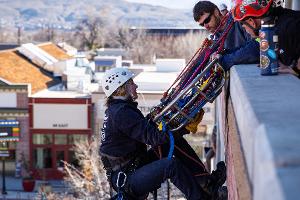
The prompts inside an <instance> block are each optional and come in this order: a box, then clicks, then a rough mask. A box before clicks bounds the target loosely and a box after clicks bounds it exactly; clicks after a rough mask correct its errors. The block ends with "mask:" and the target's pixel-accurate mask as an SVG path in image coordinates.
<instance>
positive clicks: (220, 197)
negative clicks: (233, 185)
mask: <svg viewBox="0 0 300 200" xmlns="http://www.w3.org/2000/svg"><path fill="white" fill-rule="evenodd" d="M225 181H226V165H225V163H224V162H223V161H221V162H219V163H218V164H217V169H216V170H214V171H212V173H211V174H210V175H207V176H201V177H197V182H198V184H199V185H200V186H201V187H202V188H203V190H204V191H205V193H206V194H208V195H209V196H210V199H212V200H226V199H227V187H226V186H224V187H225V188H226V192H224V191H225V188H223V187H222V185H223V184H224V183H225ZM220 188H222V189H220ZM225 196H226V198H225Z"/></svg>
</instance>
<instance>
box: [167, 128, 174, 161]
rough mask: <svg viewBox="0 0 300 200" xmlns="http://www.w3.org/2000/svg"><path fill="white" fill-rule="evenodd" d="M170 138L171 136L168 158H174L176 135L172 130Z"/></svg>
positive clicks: (169, 132)
mask: <svg viewBox="0 0 300 200" xmlns="http://www.w3.org/2000/svg"><path fill="white" fill-rule="evenodd" d="M168 134H169V138H170V149H169V154H168V160H171V159H172V156H173V152H174V146H175V145H174V136H173V134H172V132H171V131H168Z"/></svg>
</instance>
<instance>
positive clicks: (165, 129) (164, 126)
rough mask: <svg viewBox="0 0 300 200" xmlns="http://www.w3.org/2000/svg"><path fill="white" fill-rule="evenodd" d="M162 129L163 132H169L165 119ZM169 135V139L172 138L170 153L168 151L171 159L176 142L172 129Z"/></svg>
mask: <svg viewBox="0 0 300 200" xmlns="http://www.w3.org/2000/svg"><path fill="white" fill-rule="evenodd" d="M162 125H163V126H162V131H163V133H166V132H167V128H166V124H165V121H164V120H162ZM168 135H169V139H170V148H169V153H168V160H171V159H172V157H173V152H174V146H175V142H174V136H173V133H172V132H171V131H168Z"/></svg>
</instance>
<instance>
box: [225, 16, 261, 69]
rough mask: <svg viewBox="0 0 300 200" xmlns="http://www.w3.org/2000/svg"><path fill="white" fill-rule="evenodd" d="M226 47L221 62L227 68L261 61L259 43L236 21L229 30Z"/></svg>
mask: <svg viewBox="0 0 300 200" xmlns="http://www.w3.org/2000/svg"><path fill="white" fill-rule="evenodd" d="M231 17H232V16H231ZM224 48H225V51H224V54H223V56H222V57H221V58H220V63H221V65H222V66H223V68H224V69H225V70H229V69H230V67H232V66H233V65H238V64H253V63H259V43H258V42H256V41H255V40H254V39H252V38H251V36H250V35H249V34H248V33H247V32H246V31H245V30H244V28H243V27H242V26H241V24H240V23H238V22H234V24H233V26H232V28H231V30H230V31H229V33H228V35H227V37H226V40H225V43H224Z"/></svg>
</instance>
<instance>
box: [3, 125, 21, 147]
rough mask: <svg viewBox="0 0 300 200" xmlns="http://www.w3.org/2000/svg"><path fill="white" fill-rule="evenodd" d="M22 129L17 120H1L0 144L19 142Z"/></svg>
mask: <svg viewBox="0 0 300 200" xmlns="http://www.w3.org/2000/svg"><path fill="white" fill-rule="evenodd" d="M19 136H20V128H19V122H18V121H16V120H0V142H10V141H11V142H12V141H19Z"/></svg>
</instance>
